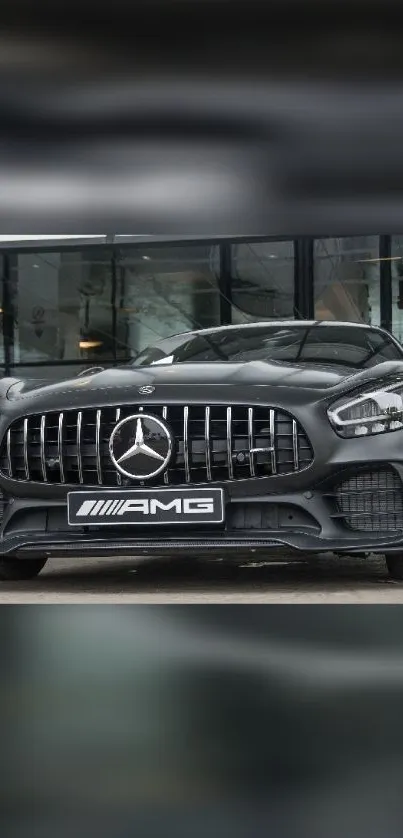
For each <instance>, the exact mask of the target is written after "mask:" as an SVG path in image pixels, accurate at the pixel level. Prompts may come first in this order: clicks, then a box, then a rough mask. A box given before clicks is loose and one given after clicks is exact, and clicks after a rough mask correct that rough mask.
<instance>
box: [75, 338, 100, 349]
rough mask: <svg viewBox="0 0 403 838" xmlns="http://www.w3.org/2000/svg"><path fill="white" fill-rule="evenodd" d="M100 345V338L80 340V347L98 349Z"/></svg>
mask: <svg viewBox="0 0 403 838" xmlns="http://www.w3.org/2000/svg"><path fill="white" fill-rule="evenodd" d="M100 346H102V341H101V340H80V343H79V347H80V349H99V347H100Z"/></svg>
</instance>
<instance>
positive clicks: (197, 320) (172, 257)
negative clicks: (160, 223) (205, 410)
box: [116, 245, 220, 358]
mask: <svg viewBox="0 0 403 838" xmlns="http://www.w3.org/2000/svg"><path fill="white" fill-rule="evenodd" d="M219 262H220V260H219V248H218V247H216V246H209V245H201V246H199V245H197V246H189V247H187V246H178V247H165V248H162V247H161V248H160V247H158V248H148V249H147V248H145V247H144V248H141V249H140V248H136V249H134V248H130V249H127V250H122V251H121V253H120V254H119V255H118V258H117V263H116V271H117V298H118V299H117V306H118V311H117V317H118V324H117V326H118V328H117V338H118V355H119V357H120V358H127V357H130V356H132V357H135V356H136V355H137V354H138V353H139V352H140V350H142V349H144V348H145V347H146V346H148V345H150V344H154V343H155V342H156V341H158V340H159V339H161V338H164V337H168V336H170V335H174V334H176V333H178V332H183V331H188V330H189V329H195V328H196V329H197V328H205V327H208V326H217V325H219V323H220V292H219V287H218V274H219Z"/></svg>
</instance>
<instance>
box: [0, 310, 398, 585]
mask: <svg viewBox="0 0 403 838" xmlns="http://www.w3.org/2000/svg"><path fill="white" fill-rule="evenodd" d="M0 439H1V449H0V488H1V492H2V510H1V542H0V543H1V558H0V575H1V578H3V579H18V578H21V579H23V578H29V577H30V576H35V575H36V574H37V573H39V572H40V570H41V568H42V567H43V565H44V564H45V562H46V560H47V559H48V558H49V557H60V556H66V555H68V556H79V557H81V556H84V555H89V556H94V557H95V556H99V555H102V554H113V555H118V554H121V555H133V556H140V555H142V554H149V555H153V554H154V555H161V554H165V553H174V554H178V552H179V551H183V552H184V555H186V556H187V557H188V558H189V561H192V558H191V554H195V553H196V554H198V553H200V554H202V553H206V552H208V553H209V554H212V552H214V553H215V554H217V555H221V556H222V555H223V554H224V553H225V552H227V553H228V551H231V550H232V551H233V554H234V555H235V557H236V556H238V555H239V551H242V554H243V556H244V557H245V555H249V556H250V558H251V559H252V560H256V555H257V553H261V554H262V555H263V557H264V558H265V559H267V560H268V559H269V558H270V555H271V553H272V554H273V555H275V554H276V553H275V552H274V551H276V548H283V550H284V549H285V550H286V551H287V554H288V555H290V556H291V555H293V556H294V557H295V556H298V555H299V556H300V557H302V556H305V555H306V553H323V552H327V551H332V552H335V553H337V554H343V553H344V554H350V553H355V554H357V553H358V554H363V555H366V554H369V553H374V552H375V553H382V554H385V555H386V559H387V562H388V566H389V570H390V572H391V573H392V574H393V575H394V576H395V577H397V578H403V486H402V480H403V349H402V347H401V346H400V344H398V342H397V341H395V340H394V339H393V338H392V337H391V336H390V335H389V334H388V333H386V332H384V331H383V330H381V329H377V328H371V327H368V326H360V325H354V324H342V323H315V322H309V323H307V322H293V321H292V322H286V323H285V322H283V323H281V322H276V323H267V322H266V323H260V324H248V325H244V326H229V327H221V328H218V329H210V330H204V331H199V332H191V333H187V334H185V335H178V336H175V337H173V338H169V339H167V340H165V341H162V342H161V343H160V344H158V345H156V346H155V347H151V348H149V349H147V350H145V351H144V352H143V353H141V354H140V355H139V356H138V357H137V358H136V359H135V361H133V362H132V363H131V364H128V365H125V366H122V367H118V368H113V369H108V370H104V371H101V372H97V373H95V374H93V375H91V374H88V375H86V376H84V377H78V378H75V379H73V380H69V381H63V382H60V383H54V384H49V383H46V382H40V381H19V380H17V379H3V380H2V381H1V382H0Z"/></svg>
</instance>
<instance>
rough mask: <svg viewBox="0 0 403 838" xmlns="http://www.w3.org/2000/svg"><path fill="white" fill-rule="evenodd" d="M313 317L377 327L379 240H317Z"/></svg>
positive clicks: (371, 237)
mask: <svg viewBox="0 0 403 838" xmlns="http://www.w3.org/2000/svg"><path fill="white" fill-rule="evenodd" d="M314 259H315V282H314V292H315V317H317V318H318V320H346V321H352V322H361V323H368V324H371V325H374V326H379V324H380V281H379V277H380V273H379V237H378V236H356V237H354V238H342V239H318V240H317V241H315V246H314Z"/></svg>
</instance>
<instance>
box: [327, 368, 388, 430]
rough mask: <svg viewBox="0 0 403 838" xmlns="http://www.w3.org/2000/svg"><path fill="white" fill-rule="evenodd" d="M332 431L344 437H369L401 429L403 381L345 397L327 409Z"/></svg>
mask: <svg viewBox="0 0 403 838" xmlns="http://www.w3.org/2000/svg"><path fill="white" fill-rule="evenodd" d="M328 417H329V420H330V422H331V424H332V425H333V427H334V429H335V431H337V433H338V434H339V435H340V436H343V437H357V436H369V435H371V434H382V433H386V432H388V431H399V430H401V429H402V428H403V382H402V381H400V382H398V383H396V382H395V383H394V384H390V385H388V386H384V387H381V388H379V389H371V390H367V391H364V392H362V395H360V396H356V397H354V398H352V397H351V395H350V396H345V397H344V398H342V399H339V401H337V402H335V404H333V405H332V407H331V408H330V409H329V410H328Z"/></svg>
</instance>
